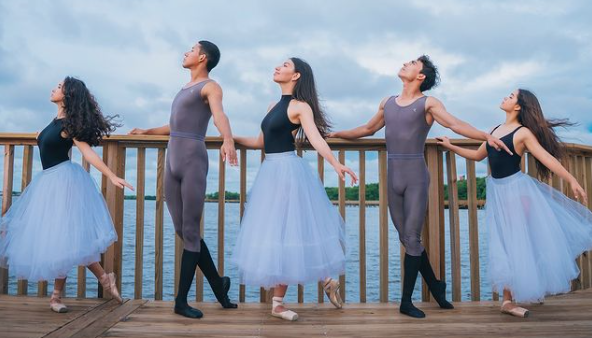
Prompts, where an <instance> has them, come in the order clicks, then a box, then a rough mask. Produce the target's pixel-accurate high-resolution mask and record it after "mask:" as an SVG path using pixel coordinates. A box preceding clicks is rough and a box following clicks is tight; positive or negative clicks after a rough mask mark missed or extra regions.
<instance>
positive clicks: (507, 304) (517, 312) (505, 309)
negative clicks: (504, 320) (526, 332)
mask: <svg viewBox="0 0 592 338" xmlns="http://www.w3.org/2000/svg"><path fill="white" fill-rule="evenodd" d="M501 312H502V313H505V314H508V315H512V316H515V317H520V318H527V317H528V315H529V314H530V312H529V311H528V310H527V309H525V308H523V307H520V306H514V307H512V301H511V300H506V301H504V302H503V303H502V308H501Z"/></svg>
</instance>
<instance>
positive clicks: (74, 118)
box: [62, 76, 121, 147]
mask: <svg viewBox="0 0 592 338" xmlns="http://www.w3.org/2000/svg"><path fill="white" fill-rule="evenodd" d="M62 90H63V92H64V112H65V113H66V118H65V119H64V130H65V131H66V133H67V134H68V138H70V139H76V140H78V141H82V142H86V143H88V144H89V145H91V146H93V147H94V146H97V145H99V142H100V141H101V139H102V138H103V137H104V136H107V135H109V134H110V133H111V132H113V131H115V129H116V128H117V127H121V125H120V124H117V123H115V122H113V121H112V120H113V119H114V118H116V117H118V115H114V116H103V113H102V112H101V108H100V107H99V104H98V103H97V101H96V100H95V97H94V96H93V95H92V94H91V93H90V91H89V90H88V88H86V85H85V84H84V82H82V81H81V80H79V79H76V78H74V77H70V76H68V77H66V78H65V79H64V85H63V86H62Z"/></svg>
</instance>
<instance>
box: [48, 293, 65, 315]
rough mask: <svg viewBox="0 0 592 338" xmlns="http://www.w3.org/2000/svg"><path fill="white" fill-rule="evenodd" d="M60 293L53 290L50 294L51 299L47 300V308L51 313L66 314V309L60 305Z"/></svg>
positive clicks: (62, 304)
mask: <svg viewBox="0 0 592 338" xmlns="http://www.w3.org/2000/svg"><path fill="white" fill-rule="evenodd" d="M61 293H62V292H61V291H57V290H54V291H53V293H52V294H51V299H50V300H49V308H50V309H51V310H52V311H53V312H57V313H66V312H68V307H67V306H66V305H64V303H62V297H61Z"/></svg>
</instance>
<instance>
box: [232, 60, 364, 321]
mask: <svg viewBox="0 0 592 338" xmlns="http://www.w3.org/2000/svg"><path fill="white" fill-rule="evenodd" d="M273 80H274V81H275V82H276V83H277V84H279V85H280V88H281V89H282V97H281V99H280V101H279V102H278V103H276V104H275V105H274V106H273V108H271V107H270V108H271V109H270V110H269V112H268V114H267V116H265V118H264V119H263V122H262V123H261V130H262V133H261V134H260V135H259V137H258V138H246V137H235V141H236V142H238V143H241V144H243V145H245V146H247V147H252V148H258V149H261V148H264V149H265V161H264V162H263V163H262V165H261V168H260V169H259V172H258V174H257V177H256V178H255V182H253V187H252V189H251V191H250V193H249V198H248V203H247V207H246V210H245V214H244V217H243V219H242V222H241V230H240V233H239V235H238V239H237V244H236V247H235V249H234V256H233V260H234V262H235V263H236V264H237V265H238V268H239V275H240V278H241V282H242V283H244V284H249V285H258V286H262V287H266V288H270V287H274V297H273V307H272V310H271V315H272V316H274V317H279V318H282V319H285V320H296V319H298V315H297V314H296V313H295V312H293V311H290V310H287V309H286V308H285V307H284V306H283V297H284V295H285V294H286V290H287V288H288V285H290V284H306V283H309V282H316V281H324V289H325V292H326V293H327V295H328V296H329V299H330V301H331V303H333V305H334V306H336V307H337V308H341V306H342V301H341V298H340V296H339V292H338V291H339V288H340V285H339V282H338V281H336V280H333V279H331V278H330V277H329V276H333V275H339V274H342V273H344V271H345V245H344V222H343V219H342V218H341V216H340V215H339V213H338V212H337V210H335V208H334V207H333V205H332V204H331V202H330V201H329V199H328V198H327V194H326V192H325V189H324V188H323V184H322V183H321V181H320V179H319V178H318V176H316V175H314V174H313V173H312V172H311V170H310V168H309V165H308V163H307V162H306V161H305V160H303V159H302V158H300V157H298V156H297V155H296V154H295V153H294V150H295V145H294V143H295V139H294V137H295V135H296V143H297V144H302V143H303V142H304V141H305V140H308V141H309V142H310V144H311V145H312V146H313V147H314V148H315V149H316V150H317V151H318V153H319V154H320V155H321V156H323V157H324V158H325V159H326V160H327V161H328V162H329V163H330V164H331V165H332V166H333V168H334V169H335V171H336V172H337V174H338V175H339V177H340V179H342V180H345V173H347V174H349V175H350V176H351V178H352V184H354V183H355V182H357V177H356V175H355V173H354V172H353V171H352V170H351V169H349V168H348V167H346V166H344V165H342V164H341V163H339V162H338V161H337V160H336V159H335V157H334V156H333V154H332V153H331V149H330V148H329V146H328V145H327V143H326V142H325V140H324V137H325V136H326V135H327V132H328V128H329V124H328V122H327V118H326V115H325V114H324V112H323V111H322V110H321V108H320V105H319V101H318V97H317V92H316V88H315V81H314V77H313V72H312V69H311V68H310V66H309V65H308V63H306V62H305V61H303V60H301V59H299V58H290V59H288V60H286V61H285V62H284V63H283V64H282V65H281V66H278V67H276V68H275V73H274V75H273Z"/></svg>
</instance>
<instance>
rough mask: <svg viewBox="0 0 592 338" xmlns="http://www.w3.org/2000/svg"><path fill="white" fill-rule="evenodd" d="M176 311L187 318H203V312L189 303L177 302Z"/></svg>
mask: <svg viewBox="0 0 592 338" xmlns="http://www.w3.org/2000/svg"><path fill="white" fill-rule="evenodd" d="M175 313H176V314H178V315H181V316H183V317H187V318H197V319H199V318H201V317H203V312H201V311H200V310H199V309H196V308H193V307H191V306H189V304H187V303H185V304H178V303H177V302H175Z"/></svg>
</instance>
